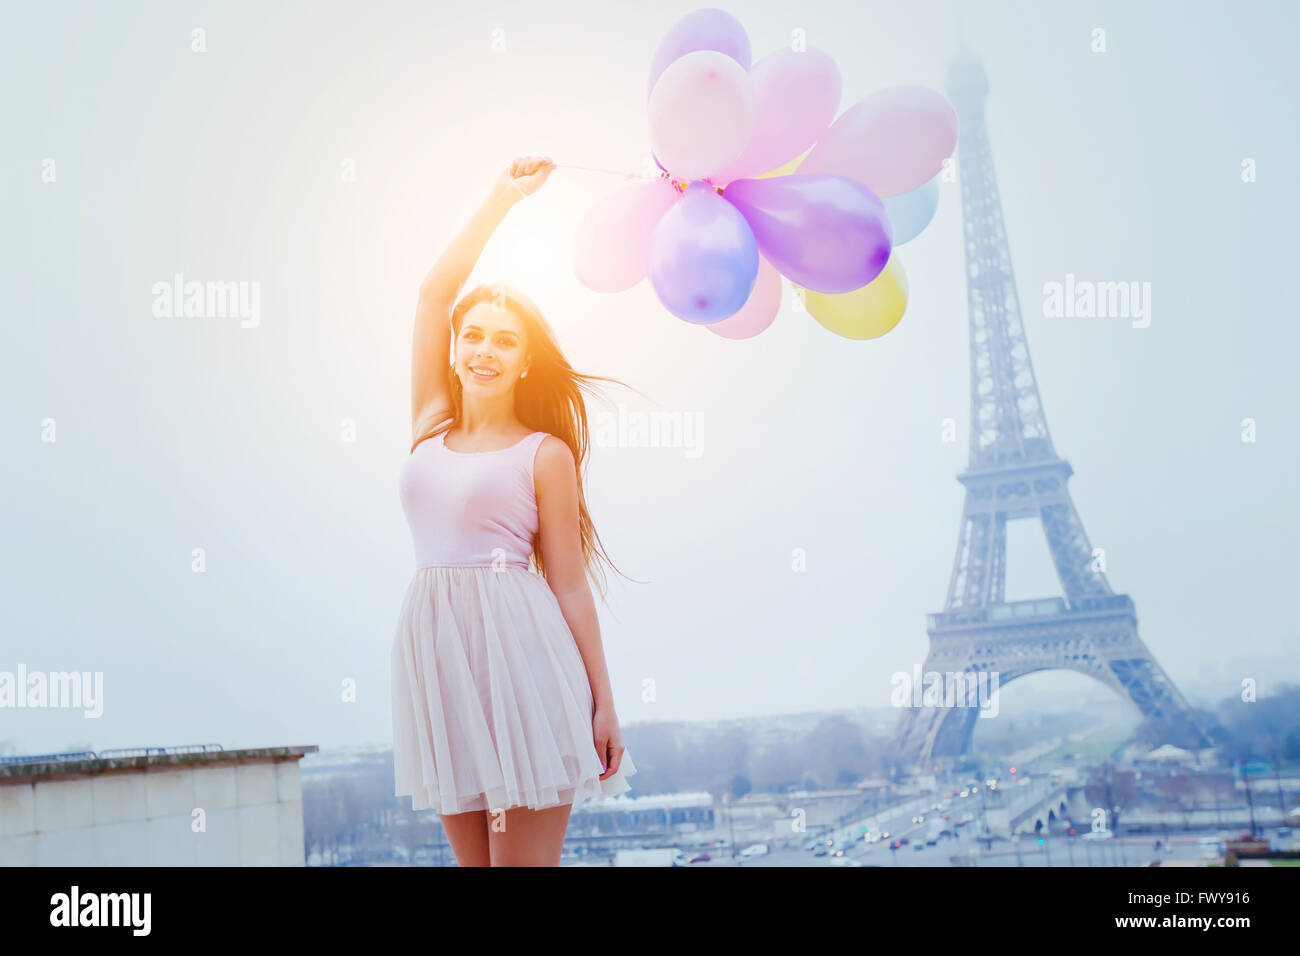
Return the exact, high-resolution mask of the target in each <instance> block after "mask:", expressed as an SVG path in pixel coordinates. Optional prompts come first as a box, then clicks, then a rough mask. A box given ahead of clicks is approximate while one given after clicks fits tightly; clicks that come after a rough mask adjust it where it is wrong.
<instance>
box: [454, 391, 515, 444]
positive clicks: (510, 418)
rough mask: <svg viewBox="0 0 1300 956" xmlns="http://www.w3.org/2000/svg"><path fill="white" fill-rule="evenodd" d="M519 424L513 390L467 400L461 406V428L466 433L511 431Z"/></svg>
mask: <svg viewBox="0 0 1300 956" xmlns="http://www.w3.org/2000/svg"><path fill="white" fill-rule="evenodd" d="M518 424H520V422H519V416H518V415H516V414H515V396H514V392H513V391H512V392H510V393H509V394H507V395H500V396H495V397H493V398H487V399H475V400H470V401H466V402H465V403H464V404H463V405H462V406H461V410H460V429H461V432H462V433H463V434H466V435H477V434H481V433H485V432H486V433H491V432H499V431H509V430H510V429H511V428H513V427H514V426H516V425H518Z"/></svg>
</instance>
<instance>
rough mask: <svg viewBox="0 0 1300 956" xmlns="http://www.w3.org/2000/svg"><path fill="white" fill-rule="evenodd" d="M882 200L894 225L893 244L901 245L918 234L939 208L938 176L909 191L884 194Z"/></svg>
mask: <svg viewBox="0 0 1300 956" xmlns="http://www.w3.org/2000/svg"><path fill="white" fill-rule="evenodd" d="M882 201H883V202H884V204H885V212H886V214H888V216H889V221H890V223H891V224H892V225H893V227H894V245H896V246H901V245H902V244H903V243H905V242H909V241H911V240H912V239H915V238H916V237H917V236H919V235H920V234H921V232H922V230H924V229H925V227H926V226H928V225H930V220H931V219H933V218H934V212H935V210H936V209H938V208H939V177H938V176H936V177H934V179H932V180H930V181H929V182H928V183H926V184H925V185H924V186H918V187H917V188H916V189H913V190H912V191H911V192H906V193H903V194H901V195H899V196H886V197H885V198H884V199H883V200H882Z"/></svg>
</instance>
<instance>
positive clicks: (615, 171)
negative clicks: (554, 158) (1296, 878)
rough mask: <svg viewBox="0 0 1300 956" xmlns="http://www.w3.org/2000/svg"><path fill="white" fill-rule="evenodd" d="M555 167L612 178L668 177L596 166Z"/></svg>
mask: <svg viewBox="0 0 1300 956" xmlns="http://www.w3.org/2000/svg"><path fill="white" fill-rule="evenodd" d="M555 165H556V166H557V167H558V168H561V169H584V170H586V171H587V172H589V173H610V174H611V175H613V176H622V177H624V178H625V179H663V178H665V177H666V176H667V175H668V174H667V173H663V174H661V175H659V176H642V175H641V174H640V173H627V172H623V171H622V170H618V169H601V168H599V167H597V166H575V165H573V164H572V163H556V164H555Z"/></svg>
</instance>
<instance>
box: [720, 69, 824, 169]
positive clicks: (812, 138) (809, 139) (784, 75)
mask: <svg viewBox="0 0 1300 956" xmlns="http://www.w3.org/2000/svg"><path fill="white" fill-rule="evenodd" d="M749 79H750V81H751V82H752V83H753V84H754V134H753V135H752V136H751V137H750V138H749V143H748V144H747V145H746V146H745V151H744V152H743V153H741V154H740V156H739V157H738V158H737V159H736V160H735V161H734V162H732V163H730V164H728V166H727V167H726V169H723V170H722V171H720V172H719V173H717V174H716V175H713V176H710V177H709V178H710V179H711V180H712V181H713V184H714V185H716V186H725V185H726V184H727V183H729V182H730V181H731V180H733V179H744V178H746V177H751V176H758V175H760V174H762V173H765V172H767V171H768V170H770V169H776V168H777V167H778V166H781V165H784V164H785V163H788V162H789V161H790V160H792V159H794V158H795V157H796V156H798V155H799V154H800V153H802V152H803V151H804V150H806V149H808V147H810V146H812V145H813V144H814V143H816V142H817V140H819V139H821V137H822V136H824V135H825V133H826V130H827V128H828V127H829V126H830V125H831V120H833V119H835V111H836V110H838V109H839V108H840V91H841V86H842V84H841V80H840V68H839V67H838V66H836V65H835V60H834V58H832V57H831V55H830V54H828V53H824V52H822V51H821V50H817V49H812V48H809V49H807V50H806V51H804V52H803V53H796V52H795V51H794V50H790V49H780V50H777V51H776V52H775V53H769V54H768V55H767V56H765V57H763V59H761V60H759V61H758V62H757V63H755V64H754V65H753V66H752V67H751V68H750V70H749Z"/></svg>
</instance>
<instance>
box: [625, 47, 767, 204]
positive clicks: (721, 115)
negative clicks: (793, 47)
mask: <svg viewBox="0 0 1300 956" xmlns="http://www.w3.org/2000/svg"><path fill="white" fill-rule="evenodd" d="M648 109H649V113H650V143H651V145H652V146H653V147H654V152H655V155H656V156H658V157H659V162H661V163H663V165H664V168H665V169H667V170H668V172H670V173H672V174H673V176H675V177H677V178H678V179H681V180H690V179H705V178H707V177H709V176H712V175H713V174H714V173H715V172H717V171H718V170H719V169H722V168H723V167H724V166H726V165H727V164H729V163H731V162H732V161H733V160H734V159H735V158H736V157H737V156H739V155H740V154H741V152H742V151H743V150H744V149H745V144H746V143H748V142H749V137H750V135H751V134H752V133H753V132H754V85H753V83H751V82H750V79H749V74H748V73H747V72H745V68H744V67H742V66H741V65H740V64H739V63H737V62H736V61H735V60H733V59H732V58H731V57H729V56H727V55H726V54H725V53H718V52H717V51H715V50H696V51H695V52H694V53H688V54H686V55H685V56H683V57H679V58H678V59H676V60H674V61H673V62H672V63H670V64H668V69H666V70H664V72H663V75H662V76H660V77H659V81H658V82H657V83H655V88H654V90H653V91H651V93H650V104H649V107H648Z"/></svg>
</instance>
